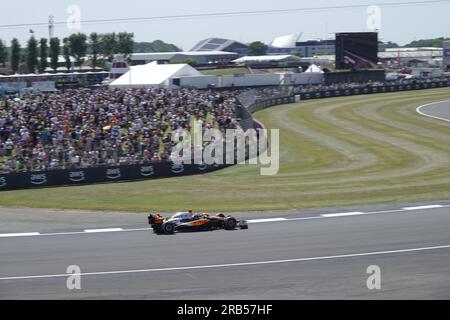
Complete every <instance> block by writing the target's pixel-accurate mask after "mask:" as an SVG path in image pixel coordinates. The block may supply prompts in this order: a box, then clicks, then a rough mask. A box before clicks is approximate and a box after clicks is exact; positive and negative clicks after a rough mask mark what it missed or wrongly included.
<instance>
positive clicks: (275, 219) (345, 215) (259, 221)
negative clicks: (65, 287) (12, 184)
mask: <svg viewBox="0 0 450 320" xmlns="http://www.w3.org/2000/svg"><path fill="white" fill-rule="evenodd" d="M441 208H450V205H440V204H438V205H428V206H419V207H405V208H403V209H397V210H385V211H372V212H344V213H329V214H321V215H318V216H313V217H304V218H272V219H253V220H246V221H247V222H248V223H251V224H252V223H264V222H289V221H301V220H314V219H325V218H335V217H347V216H364V215H374V214H386V213H408V212H413V211H416V210H431V209H441ZM148 230H152V228H133V229H125V228H109V229H90V230H89V229H87V230H85V231H74V232H55V233H39V232H29V233H7V234H0V238H2V237H3V238H13V237H31V236H41V237H42V236H66V235H79V234H95V233H107V232H135V231H148Z"/></svg>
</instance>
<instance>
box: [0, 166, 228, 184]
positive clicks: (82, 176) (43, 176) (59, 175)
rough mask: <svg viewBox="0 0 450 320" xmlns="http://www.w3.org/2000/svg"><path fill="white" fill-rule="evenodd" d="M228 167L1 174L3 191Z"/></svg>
mask: <svg viewBox="0 0 450 320" xmlns="http://www.w3.org/2000/svg"><path fill="white" fill-rule="evenodd" d="M224 167H225V166H224V165H218V166H207V165H195V164H193V165H175V164H173V163H169V162H166V163H155V164H148V165H131V166H120V167H99V168H87V169H73V170H55V171H42V172H26V173H11V174H0V191H5V190H16V189H28V188H39V187H50V186H63V185H80V184H94V183H102V182H115V181H131V180H145V179H156V178H169V177H177V176H184V175H193V174H201V173H206V172H211V171H215V170H218V169H221V168H224Z"/></svg>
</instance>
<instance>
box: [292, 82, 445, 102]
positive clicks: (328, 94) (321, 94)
mask: <svg viewBox="0 0 450 320" xmlns="http://www.w3.org/2000/svg"><path fill="white" fill-rule="evenodd" d="M443 87H450V81H436V82H429V83H417V84H407V85H393V86H379V87H367V88H353V89H342V90H328V91H318V92H306V93H305V92H302V93H299V94H298V95H300V97H301V100H310V99H321V98H332V97H342V96H353V95H359V94H370V93H382V92H398V91H409V90H421V89H432V88H443Z"/></svg>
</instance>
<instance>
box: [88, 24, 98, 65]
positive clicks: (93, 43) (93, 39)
mask: <svg viewBox="0 0 450 320" xmlns="http://www.w3.org/2000/svg"><path fill="white" fill-rule="evenodd" d="M89 47H90V50H91V53H92V69H94V70H95V68H96V67H97V64H98V61H97V58H98V54H99V51H100V38H99V35H98V33H96V32H93V33H91V34H90V36H89Z"/></svg>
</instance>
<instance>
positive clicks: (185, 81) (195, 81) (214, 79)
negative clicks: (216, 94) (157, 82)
mask: <svg viewBox="0 0 450 320" xmlns="http://www.w3.org/2000/svg"><path fill="white" fill-rule="evenodd" d="M211 85H213V86H215V87H219V77H218V76H189V77H181V78H180V86H181V87H187V88H198V89H205V88H208V87H209V86H211Z"/></svg>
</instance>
